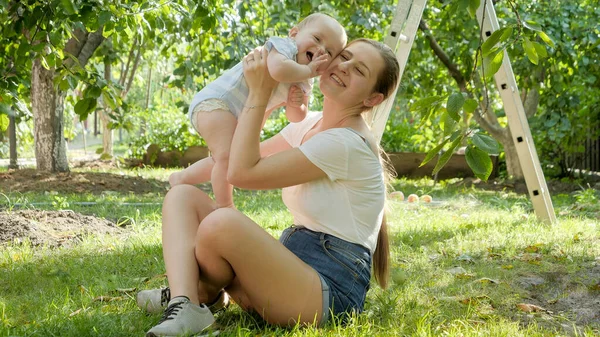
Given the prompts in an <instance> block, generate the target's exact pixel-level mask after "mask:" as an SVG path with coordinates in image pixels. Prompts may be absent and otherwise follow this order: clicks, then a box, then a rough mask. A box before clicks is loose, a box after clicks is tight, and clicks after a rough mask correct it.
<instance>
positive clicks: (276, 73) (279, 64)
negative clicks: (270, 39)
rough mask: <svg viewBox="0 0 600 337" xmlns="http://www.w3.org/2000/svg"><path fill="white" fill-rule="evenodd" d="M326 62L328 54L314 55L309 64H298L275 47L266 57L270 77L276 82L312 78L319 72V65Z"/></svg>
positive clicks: (292, 81)
mask: <svg viewBox="0 0 600 337" xmlns="http://www.w3.org/2000/svg"><path fill="white" fill-rule="evenodd" d="M327 62H328V55H327V54H321V55H318V56H317V55H315V56H314V57H313V59H312V61H311V62H310V63H309V64H300V63H297V62H296V61H294V60H290V59H289V58H287V57H285V56H284V55H282V54H280V53H279V52H278V51H277V50H275V48H273V49H271V51H270V52H269V56H268V57H267V67H268V68H269V73H270V74H271V77H273V79H274V80H276V81H277V82H282V83H294V82H302V81H305V80H307V79H309V78H313V77H315V76H317V75H319V73H320V69H319V67H320V66H321V65H323V64H325V63H327Z"/></svg>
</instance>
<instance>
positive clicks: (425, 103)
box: [409, 96, 442, 112]
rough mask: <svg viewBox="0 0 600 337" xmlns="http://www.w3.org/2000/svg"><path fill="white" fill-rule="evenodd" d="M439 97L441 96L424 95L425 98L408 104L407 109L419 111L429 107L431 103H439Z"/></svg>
mask: <svg viewBox="0 0 600 337" xmlns="http://www.w3.org/2000/svg"><path fill="white" fill-rule="evenodd" d="M441 99H442V97H441V96H431V97H425V98H423V99H420V100H418V101H416V102H415V103H413V104H412V105H411V106H410V108H409V111H412V112H419V111H421V110H424V109H430V108H431V107H432V106H433V105H436V104H439V102H440V101H441Z"/></svg>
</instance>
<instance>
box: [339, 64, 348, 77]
mask: <svg viewBox="0 0 600 337" xmlns="http://www.w3.org/2000/svg"><path fill="white" fill-rule="evenodd" d="M348 65H349V64H348V61H345V62H341V63H340V64H338V68H340V71H342V72H343V73H344V74H345V73H347V72H348Z"/></svg>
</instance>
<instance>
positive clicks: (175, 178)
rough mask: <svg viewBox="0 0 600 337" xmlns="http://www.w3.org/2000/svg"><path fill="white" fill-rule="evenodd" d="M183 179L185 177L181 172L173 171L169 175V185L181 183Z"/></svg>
mask: <svg viewBox="0 0 600 337" xmlns="http://www.w3.org/2000/svg"><path fill="white" fill-rule="evenodd" d="M182 179H183V177H182V173H181V172H174V173H171V175H170V176H169V185H171V187H173V186H177V185H181V183H182Z"/></svg>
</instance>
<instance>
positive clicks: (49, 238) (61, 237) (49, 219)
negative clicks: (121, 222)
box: [0, 210, 125, 247]
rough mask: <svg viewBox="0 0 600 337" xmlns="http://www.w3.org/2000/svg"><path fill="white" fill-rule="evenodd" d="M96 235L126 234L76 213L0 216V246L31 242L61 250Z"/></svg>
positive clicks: (35, 212)
mask: <svg viewBox="0 0 600 337" xmlns="http://www.w3.org/2000/svg"><path fill="white" fill-rule="evenodd" d="M95 233H103V234H111V235H120V234H124V233H125V230H124V229H122V228H119V227H117V225H115V224H114V223H112V222H111V221H108V220H106V219H100V218H96V217H93V216H89V215H83V214H80V213H75V212H73V211H42V210H21V211H11V212H0V243H5V242H14V241H17V242H19V241H21V242H22V241H23V240H25V239H29V241H31V243H32V244H33V245H48V246H51V247H58V246H64V245H69V244H72V243H75V242H78V241H81V238H82V237H83V236H84V235H86V234H95Z"/></svg>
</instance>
